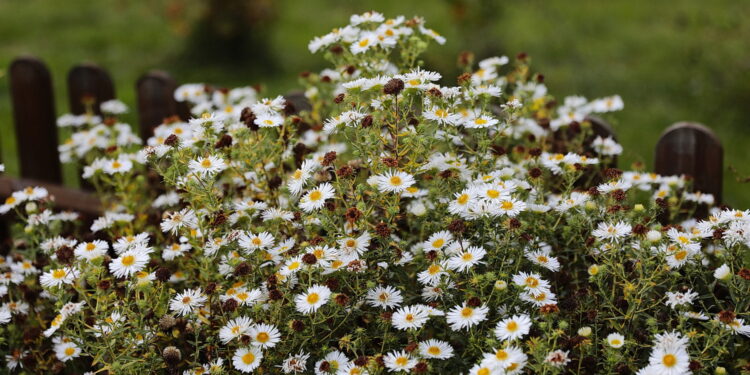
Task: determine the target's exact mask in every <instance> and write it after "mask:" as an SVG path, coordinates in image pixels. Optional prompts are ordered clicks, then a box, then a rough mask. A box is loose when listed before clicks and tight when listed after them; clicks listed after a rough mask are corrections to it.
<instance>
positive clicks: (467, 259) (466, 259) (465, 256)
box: [461, 253, 474, 262]
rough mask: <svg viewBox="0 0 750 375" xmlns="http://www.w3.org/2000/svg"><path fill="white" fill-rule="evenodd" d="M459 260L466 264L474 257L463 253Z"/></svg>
mask: <svg viewBox="0 0 750 375" xmlns="http://www.w3.org/2000/svg"><path fill="white" fill-rule="evenodd" d="M461 259H463V261H464V262H468V261H470V260H472V259H474V256H473V255H471V253H464V255H463V256H461Z"/></svg>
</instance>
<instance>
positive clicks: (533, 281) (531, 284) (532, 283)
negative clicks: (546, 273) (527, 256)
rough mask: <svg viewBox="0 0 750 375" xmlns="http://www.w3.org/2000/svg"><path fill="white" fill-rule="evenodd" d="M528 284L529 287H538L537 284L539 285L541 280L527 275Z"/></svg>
mask: <svg viewBox="0 0 750 375" xmlns="http://www.w3.org/2000/svg"><path fill="white" fill-rule="evenodd" d="M526 286H528V287H529V288H536V287H537V286H539V280H537V279H536V278H534V277H527V278H526Z"/></svg>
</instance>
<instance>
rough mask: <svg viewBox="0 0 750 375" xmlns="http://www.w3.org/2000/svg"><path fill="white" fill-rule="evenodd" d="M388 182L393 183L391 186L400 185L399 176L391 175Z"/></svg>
mask: <svg viewBox="0 0 750 375" xmlns="http://www.w3.org/2000/svg"><path fill="white" fill-rule="evenodd" d="M390 182H391V185H393V186H399V185H401V177H399V176H393V177H391V180H390Z"/></svg>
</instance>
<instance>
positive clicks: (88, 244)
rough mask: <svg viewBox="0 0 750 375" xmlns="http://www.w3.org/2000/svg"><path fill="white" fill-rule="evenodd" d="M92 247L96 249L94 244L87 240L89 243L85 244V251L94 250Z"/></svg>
mask: <svg viewBox="0 0 750 375" xmlns="http://www.w3.org/2000/svg"><path fill="white" fill-rule="evenodd" d="M94 249H96V245H94V243H93V242H89V243H87V244H86V251H91V250H94Z"/></svg>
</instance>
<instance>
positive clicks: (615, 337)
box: [606, 332, 625, 349]
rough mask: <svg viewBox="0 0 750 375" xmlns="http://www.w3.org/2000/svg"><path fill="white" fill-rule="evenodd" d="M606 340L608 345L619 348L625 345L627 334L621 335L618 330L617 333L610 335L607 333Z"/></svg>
mask: <svg viewBox="0 0 750 375" xmlns="http://www.w3.org/2000/svg"><path fill="white" fill-rule="evenodd" d="M606 341H607V345H609V346H611V347H613V348H615V349H619V348H621V347H622V346H623V345H625V336H623V335H621V334H619V333H616V332H615V333H610V334H609V335H607V339H606Z"/></svg>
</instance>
